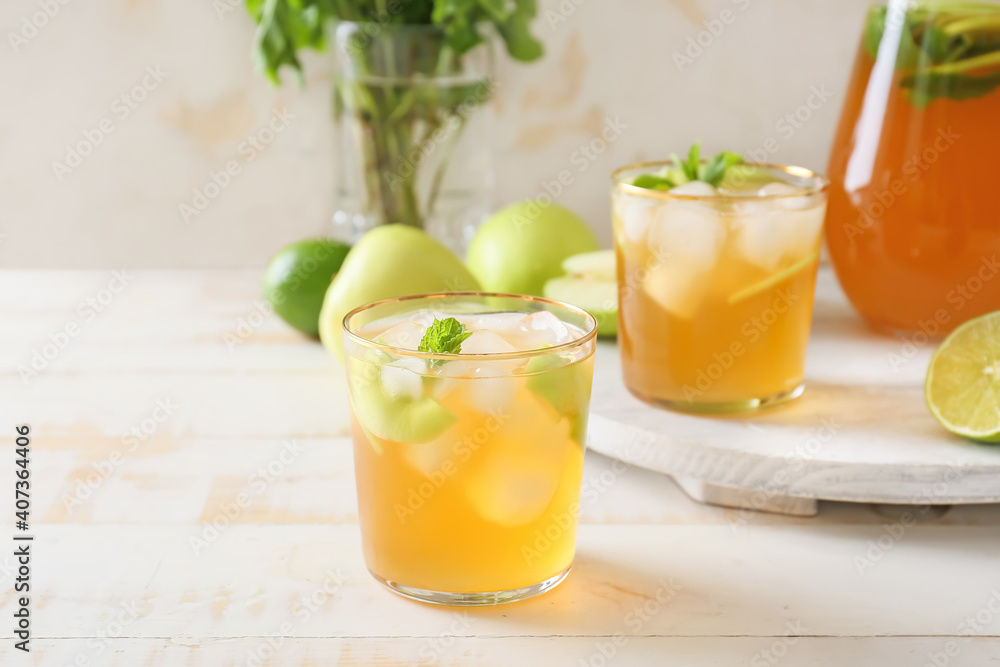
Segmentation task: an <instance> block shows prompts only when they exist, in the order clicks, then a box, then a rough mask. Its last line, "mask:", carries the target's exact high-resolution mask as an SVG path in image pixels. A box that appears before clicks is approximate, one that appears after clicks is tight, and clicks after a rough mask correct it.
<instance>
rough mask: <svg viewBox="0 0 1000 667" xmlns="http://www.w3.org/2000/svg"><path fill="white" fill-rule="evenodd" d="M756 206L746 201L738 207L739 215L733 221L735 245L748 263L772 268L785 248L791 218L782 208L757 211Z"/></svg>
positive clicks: (786, 246)
mask: <svg viewBox="0 0 1000 667" xmlns="http://www.w3.org/2000/svg"><path fill="white" fill-rule="evenodd" d="M760 203H761V202H757V203H756V204H757V206H759V204H760ZM757 206H754V204H753V203H750V202H748V203H747V204H741V205H740V206H739V207H738V208H737V211H738V213H739V215H738V216H737V217H736V218H735V219H734V221H733V231H734V232H735V234H736V248H737V250H738V251H739V253H740V255H741V256H742V257H743V259H745V260H746V261H747V262H749V263H750V264H753V265H754V266H756V267H759V268H761V269H764V270H765V271H773V270H774V269H775V268H777V266H778V264H780V263H781V259H782V258H783V257H784V256H785V253H786V251H787V250H788V246H789V243H790V240H791V233H792V230H791V226H790V222H791V221H790V220H789V217H788V214H787V213H786V212H785V211H783V210H777V211H775V210H770V211H768V210H765V211H764V212H759V211H758V210H757Z"/></svg>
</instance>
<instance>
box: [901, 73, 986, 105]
mask: <svg viewBox="0 0 1000 667" xmlns="http://www.w3.org/2000/svg"><path fill="white" fill-rule="evenodd" d="M900 86H902V87H903V88H906V89H908V90H909V93H908V97H909V100H910V102H911V103H912V104H913V106H915V107H918V108H921V109H922V108H925V107H926V106H927V105H928V104H930V103H931V102H932V101H934V100H936V99H949V100H958V101H961V100H970V99H975V98H977V97H984V96H986V95H989V94H990V93H992V92H993V91H994V90H996V89H997V87H998V86H1000V71H997V72H994V73H993V74H989V75H986V76H972V75H969V74H956V73H951V74H936V73H934V72H918V73H917V74H912V75H910V76H907V77H903V79H902V81H900Z"/></svg>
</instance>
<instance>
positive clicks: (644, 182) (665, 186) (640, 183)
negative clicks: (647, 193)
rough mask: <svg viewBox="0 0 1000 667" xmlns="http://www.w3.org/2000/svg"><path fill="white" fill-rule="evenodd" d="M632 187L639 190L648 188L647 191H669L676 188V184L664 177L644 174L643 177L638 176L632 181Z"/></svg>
mask: <svg viewBox="0 0 1000 667" xmlns="http://www.w3.org/2000/svg"><path fill="white" fill-rule="evenodd" d="M632 185H634V186H636V187H638V188H646V189H647V190H669V189H670V188H672V187H674V182H673V181H671V180H670V179H669V178H665V177H663V176H657V175H655V174H643V175H642V176H637V177H636V179H635V180H634V181H632Z"/></svg>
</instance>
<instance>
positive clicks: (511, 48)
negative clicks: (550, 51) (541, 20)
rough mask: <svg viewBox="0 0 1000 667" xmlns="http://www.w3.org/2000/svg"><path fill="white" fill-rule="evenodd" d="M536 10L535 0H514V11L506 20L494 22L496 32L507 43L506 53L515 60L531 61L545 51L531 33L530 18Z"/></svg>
mask: <svg viewBox="0 0 1000 667" xmlns="http://www.w3.org/2000/svg"><path fill="white" fill-rule="evenodd" d="M536 12H537V7H536V6H535V0H515V1H514V11H513V12H512V13H511V14H510V16H508V17H507V20H506V21H503V22H497V23H496V27H497V32H499V33H500V36H501V37H503V41H504V43H506V45H507V53H509V54H510V57H511V58H514V59H515V60H520V61H522V62H531V61H532V60H537V59H538V58H541V57H542V54H544V53H545V49H543V48H542V44H541V42H539V41H538V40H537V39H535V38H534V37H533V36H532V34H531V19H533V18H534V17H535V14H536Z"/></svg>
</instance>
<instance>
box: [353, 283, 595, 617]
mask: <svg viewBox="0 0 1000 667" xmlns="http://www.w3.org/2000/svg"><path fill="white" fill-rule="evenodd" d="M596 327H597V323H596V321H595V320H594V318H593V317H592V316H590V315H588V314H587V313H586V312H584V311H583V310H580V309H578V308H575V307H573V306H569V305H564V304H560V303H558V302H555V301H549V300H547V299H540V298H536V297H526V296H511V295H497V294H479V293H476V294H473V293H450V294H436V295H427V296H417V297H406V298H402V299H392V300H389V301H380V302H377V303H373V304H370V305H367V306H364V307H362V308H359V309H357V310H354V311H353V312H351V313H349V314H348V315H347V317H346V318H345V319H344V340H345V352H346V354H345V357H346V365H347V379H348V389H349V392H350V399H351V412H352V426H353V434H354V467H355V474H356V478H357V488H358V513H359V520H360V523H361V538H362V547H363V549H364V556H365V562H366V564H367V565H368V569H369V571H371V573H372V574H373V575H374V576H375V578H376V579H378V580H379V581H380V582H382V583H383V584H384V585H386V586H388V587H389V588H391V589H392V590H394V591H396V592H397V593H400V594H402V595H404V596H407V597H411V598H415V599H418V600H422V601H425V602H433V603H439V604H453V605H484V604H497V603H502V602H513V601H515V600H521V599H524V598H527V597H531V596H533V595H538V594H540V593H542V592H544V591H546V590H549V589H550V588H552V587H553V586H555V585H557V584H558V583H559V582H560V581H562V580H563V578H564V577H565V576H566V574H567V572H568V571H569V568H570V565H571V564H572V562H573V555H574V551H575V542H576V524H577V514H578V512H579V507H580V506H579V497H580V482H581V476H582V473H583V456H584V446H585V442H586V432H587V417H588V412H589V403H590V391H591V382H592V378H593V369H594V366H593V364H594V338H595V336H596V330H597V329H596Z"/></svg>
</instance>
